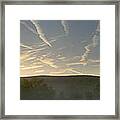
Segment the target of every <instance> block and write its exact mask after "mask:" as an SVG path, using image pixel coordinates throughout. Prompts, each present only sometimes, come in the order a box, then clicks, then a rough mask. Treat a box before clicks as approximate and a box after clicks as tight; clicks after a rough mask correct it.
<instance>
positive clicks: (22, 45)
mask: <svg viewBox="0 0 120 120" xmlns="http://www.w3.org/2000/svg"><path fill="white" fill-rule="evenodd" d="M20 46H21V47H24V48H28V49H30V50H31V49H33V48H32V47H30V46H28V45H24V44H20Z"/></svg>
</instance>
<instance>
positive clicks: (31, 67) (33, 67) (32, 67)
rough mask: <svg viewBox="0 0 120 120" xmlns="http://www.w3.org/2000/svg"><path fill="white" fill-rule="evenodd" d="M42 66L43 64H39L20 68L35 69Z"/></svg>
mask: <svg viewBox="0 0 120 120" xmlns="http://www.w3.org/2000/svg"><path fill="white" fill-rule="evenodd" d="M41 67H43V65H40V66H30V67H22V68H21V69H22V70H28V69H35V68H41Z"/></svg>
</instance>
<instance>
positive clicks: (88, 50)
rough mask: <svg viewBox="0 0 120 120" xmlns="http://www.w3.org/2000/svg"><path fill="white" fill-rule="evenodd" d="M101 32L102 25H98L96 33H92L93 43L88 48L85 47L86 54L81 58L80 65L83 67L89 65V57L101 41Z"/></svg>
mask: <svg viewBox="0 0 120 120" xmlns="http://www.w3.org/2000/svg"><path fill="white" fill-rule="evenodd" d="M99 32H100V24H99V23H98V24H97V27H96V31H95V32H94V33H93V32H92V38H91V39H92V43H90V44H88V45H87V46H85V47H84V49H85V52H84V53H83V55H82V56H81V59H80V63H81V64H83V65H87V64H88V55H89V54H90V53H92V51H93V48H95V47H96V46H97V44H98V40H99Z"/></svg>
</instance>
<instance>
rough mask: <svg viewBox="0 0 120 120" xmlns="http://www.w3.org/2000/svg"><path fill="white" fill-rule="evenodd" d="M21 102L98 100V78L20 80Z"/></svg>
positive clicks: (27, 78) (75, 76)
mask: <svg viewBox="0 0 120 120" xmlns="http://www.w3.org/2000/svg"><path fill="white" fill-rule="evenodd" d="M20 99H21V100H99V99H100V77H99V76H90V75H73V76H30V77H21V78H20Z"/></svg>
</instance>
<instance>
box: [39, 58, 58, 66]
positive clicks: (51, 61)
mask: <svg viewBox="0 0 120 120" xmlns="http://www.w3.org/2000/svg"><path fill="white" fill-rule="evenodd" d="M39 60H40V62H42V63H44V64H46V65H48V66H50V67H52V68H58V66H57V65H55V63H54V59H51V58H45V57H41V58H40V59H39Z"/></svg>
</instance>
